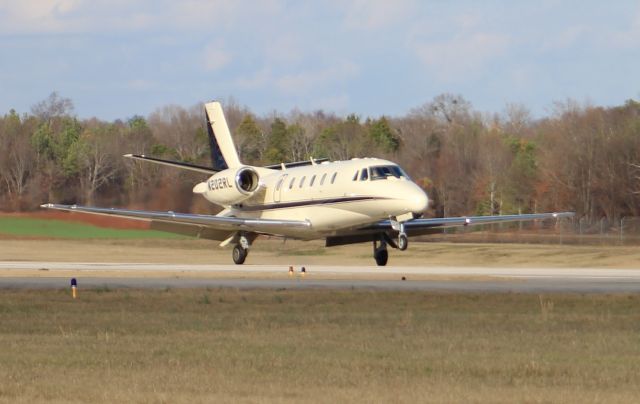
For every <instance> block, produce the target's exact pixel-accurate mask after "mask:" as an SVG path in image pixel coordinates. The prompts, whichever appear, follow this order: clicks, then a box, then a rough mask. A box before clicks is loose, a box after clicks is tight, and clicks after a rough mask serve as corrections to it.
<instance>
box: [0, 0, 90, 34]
mask: <svg viewBox="0 0 640 404" xmlns="http://www.w3.org/2000/svg"><path fill="white" fill-rule="evenodd" d="M81 7H82V1H81V0H22V1H5V2H3V3H1V4H0V32H5V33H28V32H32V31H35V32H59V31H64V30H65V29H69V28H70V27H69V26H66V25H65V22H68V20H69V19H70V15H71V14H73V13H74V12H75V11H77V10H78V9H79V8H81ZM71 25H74V26H75V25H77V23H74V24H71ZM65 27H66V28H65Z"/></svg>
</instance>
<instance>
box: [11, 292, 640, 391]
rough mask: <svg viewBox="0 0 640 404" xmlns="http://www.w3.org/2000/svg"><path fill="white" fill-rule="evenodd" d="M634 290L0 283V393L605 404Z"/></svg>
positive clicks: (636, 382) (627, 369)
mask: <svg viewBox="0 0 640 404" xmlns="http://www.w3.org/2000/svg"><path fill="white" fill-rule="evenodd" d="M639 308H640V296H637V295H617V296H605V295H546V296H536V295H516V294H498V295H490V294H481V295H477V294H433V293H429V294H426V293H417V292H416V293H406V292H403V293H399V292H378V291H376V292H373V291H323V290H305V291H292V290H277V291H267V290H259V291H251V290H249V291H237V290H230V289H225V290H218V289H214V290H206V289H200V290H166V291H137V290H114V291H112V290H91V291H88V290H82V291H81V295H80V299H79V300H76V301H74V300H72V299H71V298H70V296H69V293H68V291H56V290H47V291H12V290H3V291H1V292H0V401H3V402H34V401H53V402H71V401H83V402H122V401H128V402H132V401H133V402H301V401H303V402H343V401H360V402H362V401H364V402H383V401H392V402H425V401H432V402H433V401H436V402H443V401H446V402H451V401H456V402H462V401H464V402H477V401H485V402H486V401H490V402H514V401H515V402H523V401H525V402H549V401H556V402H557V401H562V402H604V401H607V402H610V401H627V402H632V401H635V400H636V399H637V397H638V395H639V394H640V362H639V361H638V358H639V357H640V344H638V331H640V330H639V328H640V326H639V324H640V314H639V311H638V309H639Z"/></svg>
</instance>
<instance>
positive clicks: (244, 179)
mask: <svg viewBox="0 0 640 404" xmlns="http://www.w3.org/2000/svg"><path fill="white" fill-rule="evenodd" d="M259 180H260V177H259V176H258V173H257V172H256V170H254V169H253V168H249V167H245V168H242V169H240V170H239V171H238V173H237V174H236V186H237V187H238V189H239V190H240V191H241V192H245V193H252V192H254V191H255V190H256V189H257V188H258V182H259Z"/></svg>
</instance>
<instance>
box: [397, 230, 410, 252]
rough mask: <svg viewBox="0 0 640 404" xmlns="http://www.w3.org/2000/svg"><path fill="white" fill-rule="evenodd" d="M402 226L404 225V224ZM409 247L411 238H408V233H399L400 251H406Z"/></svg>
mask: <svg viewBox="0 0 640 404" xmlns="http://www.w3.org/2000/svg"><path fill="white" fill-rule="evenodd" d="M402 227H404V225H403V226H402ZM407 247H409V239H408V238H407V235H406V233H404V232H401V233H400V234H399V235H398V249H399V250H400V251H404V250H406V249H407Z"/></svg>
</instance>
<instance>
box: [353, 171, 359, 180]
mask: <svg viewBox="0 0 640 404" xmlns="http://www.w3.org/2000/svg"><path fill="white" fill-rule="evenodd" d="M359 172H360V171H356V173H355V174H353V180H352V181H357V180H358V173H359Z"/></svg>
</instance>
